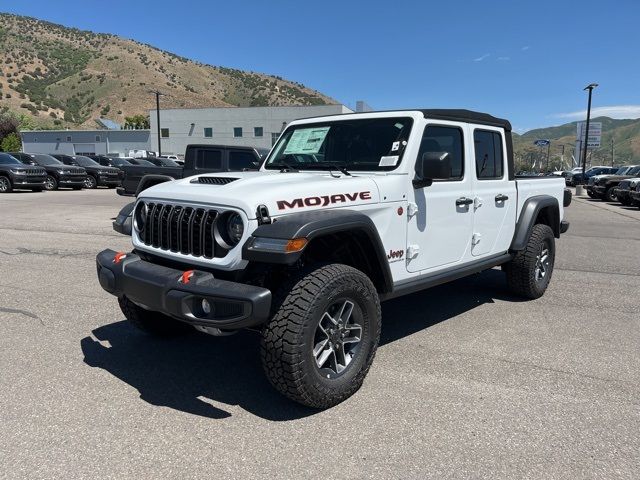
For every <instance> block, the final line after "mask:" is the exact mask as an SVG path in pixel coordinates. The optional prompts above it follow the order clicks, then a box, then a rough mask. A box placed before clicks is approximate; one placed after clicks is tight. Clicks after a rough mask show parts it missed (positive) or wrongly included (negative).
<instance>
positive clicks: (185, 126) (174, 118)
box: [21, 102, 368, 156]
mask: <svg viewBox="0 0 640 480" xmlns="http://www.w3.org/2000/svg"><path fill="white" fill-rule="evenodd" d="M362 104H363V102H358V104H357V110H361V111H366V109H367V107H368V106H366V105H365V106H362ZM342 113H353V110H351V109H350V108H349V107H346V106H344V105H314V106H289V107H227V108H170V109H166V110H163V109H160V137H161V145H162V154H163V155H164V154H176V155H184V152H185V150H186V147H187V145H189V144H212V145H236V146H250V147H261V148H270V147H271V146H272V145H273V144H274V143H275V141H276V140H277V139H278V136H279V135H280V133H281V132H282V130H283V129H284V127H285V126H286V125H287V124H288V123H289V122H291V121H293V120H296V119H299V118H309V117H320V116H325V115H338V114H342ZM149 120H150V126H151V128H150V129H149V130H123V129H120V126H119V125H117V124H115V123H113V122H110V121H108V120H105V119H99V120H98V122H99V124H100V125H102V126H103V127H104V128H103V129H101V130H40V131H23V132H22V133H21V135H22V143H23V149H24V151H25V152H29V153H66V154H69V155H81V154H97V155H100V154H107V153H111V154H119V155H122V156H127V155H128V152H129V151H130V150H150V151H158V122H157V113H156V110H151V111H150V112H149Z"/></svg>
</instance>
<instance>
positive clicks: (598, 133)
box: [577, 122, 602, 148]
mask: <svg viewBox="0 0 640 480" xmlns="http://www.w3.org/2000/svg"><path fill="white" fill-rule="evenodd" d="M586 124H587V122H578V127H577V130H578V131H577V139H578V141H580V143H582V142H584V137H585V135H584V134H585V130H586V128H587V125H586ZM601 141H602V122H590V123H589V136H588V138H587V148H598V147H600V144H601Z"/></svg>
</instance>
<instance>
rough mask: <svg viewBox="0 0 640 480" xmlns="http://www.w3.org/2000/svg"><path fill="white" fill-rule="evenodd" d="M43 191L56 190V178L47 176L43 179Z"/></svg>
mask: <svg viewBox="0 0 640 480" xmlns="http://www.w3.org/2000/svg"><path fill="white" fill-rule="evenodd" d="M44 189H45V190H49V191H52V190H57V189H58V181H57V180H56V177H54V176H53V175H47V178H46V179H45V184H44Z"/></svg>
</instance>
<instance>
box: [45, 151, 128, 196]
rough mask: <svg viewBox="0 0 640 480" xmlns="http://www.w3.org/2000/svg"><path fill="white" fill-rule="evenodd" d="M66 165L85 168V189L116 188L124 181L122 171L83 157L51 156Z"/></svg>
mask: <svg viewBox="0 0 640 480" xmlns="http://www.w3.org/2000/svg"><path fill="white" fill-rule="evenodd" d="M51 156H52V157H54V158H57V159H58V160H60V161H61V162H62V163H64V164H65V165H72V166H77V167H83V168H84V169H85V170H86V171H87V176H86V178H85V181H84V188H89V189H93V188H97V187H109V188H116V187H117V186H119V185H120V182H121V181H122V176H123V174H122V171H121V170H120V169H118V168H114V167H104V166H102V165H100V164H99V163H97V162H96V161H94V160H92V159H90V158H89V157H85V156H83V155H62V154H54V155H51Z"/></svg>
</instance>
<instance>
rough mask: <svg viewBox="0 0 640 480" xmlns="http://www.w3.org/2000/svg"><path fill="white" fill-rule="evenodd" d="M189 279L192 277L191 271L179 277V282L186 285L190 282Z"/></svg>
mask: <svg viewBox="0 0 640 480" xmlns="http://www.w3.org/2000/svg"><path fill="white" fill-rule="evenodd" d="M191 277H193V270H187V271H186V272H184V273H183V274H182V276H181V277H180V281H181V282H182V283H184V284H185V285H186V284H187V283H189V282H190V281H191Z"/></svg>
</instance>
